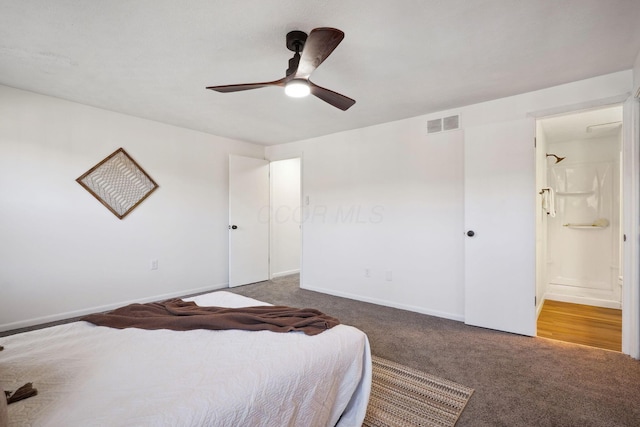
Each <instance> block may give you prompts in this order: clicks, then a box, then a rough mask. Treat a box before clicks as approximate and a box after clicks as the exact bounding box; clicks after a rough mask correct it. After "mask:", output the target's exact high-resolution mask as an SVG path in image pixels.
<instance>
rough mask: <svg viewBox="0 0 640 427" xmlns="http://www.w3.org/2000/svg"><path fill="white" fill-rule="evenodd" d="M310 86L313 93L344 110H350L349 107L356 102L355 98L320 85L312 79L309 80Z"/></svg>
mask: <svg viewBox="0 0 640 427" xmlns="http://www.w3.org/2000/svg"><path fill="white" fill-rule="evenodd" d="M309 86H310V87H311V93H312V94H313V95H315V96H317V97H318V98H320V99H322V100H323V101H324V102H327V103H329V104H331V105H333V106H334V107H336V108H339V109H341V110H342V111H346V110H348V109H349V107H351V106H352V105H353V104H355V103H356V101H355V99H351V98H349V97H348V96H344V95H341V94H339V93H338V92H334V91H332V90H329V89H325V88H323V87H320V86H318V85H317V84H315V83H313V82H311V81H309Z"/></svg>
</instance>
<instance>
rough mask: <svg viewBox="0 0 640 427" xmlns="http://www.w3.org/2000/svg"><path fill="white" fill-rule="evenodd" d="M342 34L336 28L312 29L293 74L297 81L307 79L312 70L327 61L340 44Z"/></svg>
mask: <svg viewBox="0 0 640 427" xmlns="http://www.w3.org/2000/svg"><path fill="white" fill-rule="evenodd" d="M343 38H344V33H343V32H342V31H340V30H338V29H336V28H314V29H313V30H311V32H310V33H309V36H308V37H307V40H306V41H305V42H304V47H303V48H302V56H301V57H300V63H299V65H298V69H297V70H296V72H295V77H296V78H297V79H308V78H309V76H310V75H311V73H312V72H313V70H315V69H316V68H318V66H319V65H320V64H322V62H323V61H324V60H325V59H327V57H328V56H329V55H331V52H333V50H334V49H335V48H336V47H337V46H338V45H339V44H340V42H341V41H342V39H343Z"/></svg>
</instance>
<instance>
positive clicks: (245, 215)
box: [229, 155, 269, 287]
mask: <svg viewBox="0 0 640 427" xmlns="http://www.w3.org/2000/svg"><path fill="white" fill-rule="evenodd" d="M268 278H269V162H268V161H267V160H262V159H254V158H250V157H242V156H233V155H232V156H229V286H230V287H232V286H240V285H246V284H248V283H255V282H261V281H263V280H268Z"/></svg>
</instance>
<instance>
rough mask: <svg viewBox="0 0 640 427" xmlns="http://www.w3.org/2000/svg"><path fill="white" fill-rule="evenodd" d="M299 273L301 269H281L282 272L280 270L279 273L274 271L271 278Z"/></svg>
mask: <svg viewBox="0 0 640 427" xmlns="http://www.w3.org/2000/svg"><path fill="white" fill-rule="evenodd" d="M298 273H300V269H298V270H288V271H280V272H278V273H273V274H272V275H271V278H272V279H275V278H277V277H284V276H290V275H292V274H298Z"/></svg>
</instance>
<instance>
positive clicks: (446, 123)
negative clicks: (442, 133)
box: [442, 115, 460, 130]
mask: <svg viewBox="0 0 640 427" xmlns="http://www.w3.org/2000/svg"><path fill="white" fill-rule="evenodd" d="M442 124H443V126H442V128H443V130H454V129H458V127H459V124H460V116H458V115H455V116H449V117H445V118H444V119H442Z"/></svg>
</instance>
